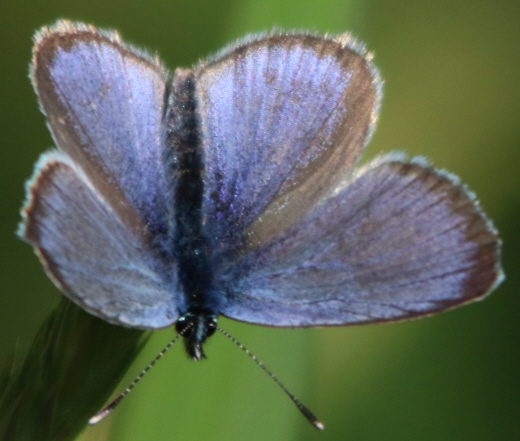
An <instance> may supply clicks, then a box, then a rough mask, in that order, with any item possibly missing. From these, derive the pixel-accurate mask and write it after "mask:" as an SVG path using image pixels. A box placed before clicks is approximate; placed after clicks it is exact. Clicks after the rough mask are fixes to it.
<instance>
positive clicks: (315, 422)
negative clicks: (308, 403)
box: [215, 326, 325, 430]
mask: <svg viewBox="0 0 520 441" xmlns="http://www.w3.org/2000/svg"><path fill="white" fill-rule="evenodd" d="M215 328H216V329H217V330H218V331H219V332H220V333H221V334H224V335H225V336H226V337H227V338H228V339H229V340H231V341H232V342H233V343H235V344H236V345H237V346H238V347H239V348H240V349H242V350H243V351H244V352H245V353H246V354H247V355H248V356H249V358H251V360H253V361H254V362H255V363H256V364H257V365H258V366H260V367H261V368H262V369H263V371H264V372H265V373H266V374H267V375H269V376H270V377H271V378H272V379H273V380H274V382H275V383H276V384H277V385H278V386H280V388H281V389H282V390H283V391H284V392H285V393H286V395H287V396H288V397H289V398H290V399H291V401H292V402H293V403H294V404H295V405H296V407H297V408H298V410H299V411H300V412H301V413H302V415H303V416H304V417H305V418H306V419H307V421H308V422H309V423H311V424H312V425H313V426H314V427H316V429H319V430H323V429H325V426H324V425H323V423H322V422H321V421H320V420H318V418H316V417H315V416H314V414H313V413H312V412H311V411H310V410H309V409H307V407H305V406H304V405H303V403H302V402H301V401H300V400H298V398H296V397H295V396H294V395H293V394H292V393H291V392H289V390H288V389H287V388H286V387H285V386H284V385H283V383H282V382H281V381H280V380H279V379H278V378H277V377H276V376H275V375H274V374H273V373H272V372H271V371H270V370H269V369H267V367H266V366H265V365H264V364H263V363H262V362H261V361H260V360H259V359H258V358H256V356H255V355H254V354H252V353H251V352H249V349H247V348H246V347H245V346H244V345H242V344H241V343H240V342H239V341H238V340H237V339H236V338H234V337H232V336H231V335H229V334H228V333H227V332H226V331H224V330H223V329H222V328H219V327H218V326H215Z"/></svg>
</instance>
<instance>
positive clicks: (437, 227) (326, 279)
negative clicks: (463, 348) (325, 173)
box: [221, 157, 503, 326]
mask: <svg viewBox="0 0 520 441" xmlns="http://www.w3.org/2000/svg"><path fill="white" fill-rule="evenodd" d="M502 278H503V274H502V271H501V268H500V241H499V239H498V237H497V233H496V231H495V229H494V227H493V226H492V224H491V223H490V221H489V220H488V219H487V218H486V216H485V214H484V213H483V212H482V211H481V210H480V208H479V205H478V202H477V201H476V199H475V197H474V195H473V194H472V193H470V192H469V191H468V190H467V189H466V188H465V187H463V186H461V185H460V183H459V182H458V180H457V178H455V177H453V176H452V175H449V174H447V173H445V172H439V171H437V170H435V169H433V168H431V167H430V166H428V165H427V164H426V163H425V162H424V161H422V160H414V161H411V162H403V161H402V160H401V158H397V157H386V158H384V159H378V160H375V161H374V162H373V163H372V164H371V165H369V166H367V167H365V168H363V169H362V170H360V171H359V173H357V175H356V176H355V177H354V178H353V179H352V181H351V182H350V183H348V185H346V186H344V187H343V188H342V189H339V190H338V191H337V193H336V194H335V195H333V196H331V197H330V198H328V199H326V200H325V201H323V202H322V203H320V204H319V205H318V206H316V207H315V208H314V210H312V211H311V212H310V213H308V214H307V215H306V216H305V217H304V218H303V219H301V220H300V222H298V223H297V224H296V225H294V226H293V227H291V228H290V229H288V230H287V231H284V232H283V233H281V234H279V235H278V236H277V237H275V238H273V239H272V240H270V241H269V242H268V243H266V244H263V245H262V246H260V247H259V248H256V249H253V250H251V252H250V253H249V254H247V253H246V254H245V257H244V258H243V259H242V260H241V261H240V263H238V264H237V265H235V266H233V267H231V268H229V269H228V271H227V272H226V273H224V274H222V275H221V280H225V281H226V282H227V286H228V287H230V289H229V294H228V301H227V306H226V307H225V308H224V311H223V314H224V315H226V316H228V317H230V318H233V319H236V320H242V321H246V322H253V323H258V324H263V325H272V326H317V325H349V324H359V323H369V322H385V321H394V320H401V319H406V318H413V317H418V316H421V315H426V314H432V313H435V312H439V311H442V310H445V309H448V308H451V307H454V306H456V305H459V304H462V303H465V302H468V301H471V300H474V299H478V298H480V297H482V296H484V295H485V294H486V293H488V292H489V291H490V290H491V289H493V288H494V287H496V286H497V285H498V284H499V283H500V282H501V280H502Z"/></svg>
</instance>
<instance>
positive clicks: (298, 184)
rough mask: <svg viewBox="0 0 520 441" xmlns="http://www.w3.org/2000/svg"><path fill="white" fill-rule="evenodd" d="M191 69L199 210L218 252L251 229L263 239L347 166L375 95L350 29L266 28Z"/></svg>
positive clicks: (368, 125) (369, 120)
mask: <svg viewBox="0 0 520 441" xmlns="http://www.w3.org/2000/svg"><path fill="white" fill-rule="evenodd" d="M196 78H197V90H198V104H199V106H200V115H201V129H202V133H203V136H204V142H203V146H202V147H203V152H204V161H205V170H204V173H205V177H204V184H205V192H204V201H203V215H204V219H205V227H206V229H207V231H208V237H212V238H214V240H213V246H214V248H215V249H216V250H215V252H216V253H217V254H218V250H219V249H220V248H222V249H223V250H224V251H226V250H229V249H230V248H231V249H233V248H235V247H236V246H237V243H238V242H240V241H241V240H242V239H243V234H244V232H245V230H246V229H248V228H249V229H248V234H249V241H252V242H254V243H255V244H256V245H258V244H260V243H262V242H265V241H266V240H267V239H268V238H269V237H272V236H273V235H276V234H277V233H279V232H280V231H282V230H283V229H285V228H287V227H288V226H290V225H291V224H292V223H294V222H295V221H296V220H297V219H299V218H300V217H301V216H302V215H304V214H305V213H306V212H307V211H308V210H309V209H310V208H311V207H312V206H313V205H314V204H315V203H316V202H317V201H318V200H319V199H320V198H321V197H323V196H324V195H325V194H327V193H329V192H330V191H331V188H333V187H334V186H335V185H336V184H337V183H338V182H339V181H340V180H341V179H344V178H345V176H346V175H348V174H349V173H351V171H352V166H353V164H354V163H355V162H356V160H357V158H358V157H359V155H360V153H361V151H362V148H363V147H364V145H365V143H366V141H367V139H368V137H369V136H370V134H371V131H372V128H373V127H372V125H373V121H374V120H375V118H376V113H377V107H378V102H379V94H380V90H379V89H380V83H379V80H378V74H377V72H376V70H375V68H374V67H373V66H372V65H371V63H370V61H369V60H368V58H367V54H366V53H365V51H364V50H363V48H362V47H361V46H359V45H356V44H355V42H353V41H352V39H349V37H347V36H345V37H344V38H343V39H338V40H333V39H327V38H320V37H315V36H311V35H298V34H294V35H276V34H275V35H267V36H265V35H264V36H263V37H262V38H257V39H252V40H251V41H248V42H246V43H244V44H239V45H238V46H237V47H235V48H233V49H231V50H228V51H224V52H223V53H222V54H220V57H219V58H218V59H216V60H215V61H212V62H209V63H206V64H204V65H202V66H201V67H200V68H199V70H198V71H197V76H196ZM252 225H253V226H252Z"/></svg>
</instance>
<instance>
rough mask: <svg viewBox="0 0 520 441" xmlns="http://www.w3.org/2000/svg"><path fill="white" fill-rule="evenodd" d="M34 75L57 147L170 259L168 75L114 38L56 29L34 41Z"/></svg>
mask: <svg viewBox="0 0 520 441" xmlns="http://www.w3.org/2000/svg"><path fill="white" fill-rule="evenodd" d="M31 73H32V77H33V83H34V87H35V89H36V92H37V94H38V97H39V100H40V105H41V107H42V109H43V111H44V113H45V115H46V117H47V121H48V125H49V127H50V129H51V132H52V135H53V137H54V139H55V141H56V144H57V146H58V147H59V148H60V149H62V150H64V151H65V152H67V153H68V154H69V155H70V156H71V158H72V159H73V160H74V161H75V162H76V163H77V164H78V165H79V166H80V167H81V168H83V169H84V170H85V173H86V174H87V175H88V176H89V177H90V179H91V180H92V182H93V184H94V185H95V186H96V187H97V188H98V190H99V191H100V192H102V193H103V195H104V196H105V197H106V198H107V199H108V200H110V202H111V204H112V206H113V207H114V209H115V210H116V211H117V212H118V214H119V215H120V216H121V217H122V218H123V219H124V220H125V221H126V222H127V223H128V224H130V225H133V226H134V230H135V231H136V233H137V234H145V233H146V232H148V237H149V238H150V239H152V240H153V241H154V242H155V243H156V245H157V246H158V247H160V248H162V250H161V251H163V252H168V248H169V242H170V239H171V237H173V235H174V222H173V218H174V213H173V196H172V188H171V184H170V183H169V182H168V179H167V166H166V165H165V162H166V153H167V152H165V149H164V145H165V143H164V139H165V128H164V124H163V114H164V105H165V104H164V103H165V98H166V83H165V80H166V78H167V76H166V73H165V71H164V70H163V68H162V67H161V66H160V65H159V64H158V63H157V62H154V61H153V60H151V59H150V58H149V57H147V56H145V55H144V54H141V53H137V52H135V51H133V50H132V49H131V48H130V47H127V46H124V45H123V44H122V43H121V41H120V40H119V37H118V35H117V34H115V33H103V32H99V31H97V30H95V29H94V28H92V27H89V26H85V25H81V24H77V25H74V24H71V23H69V22H59V23H58V24H57V25H56V26H54V27H52V28H44V30H43V31H41V32H39V33H38V34H37V36H36V38H35V47H34V57H33V66H32V70H31ZM136 216H137V219H136ZM142 225H144V226H145V228H146V231H145V229H143V228H142Z"/></svg>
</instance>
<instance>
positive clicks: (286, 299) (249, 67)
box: [18, 21, 503, 360]
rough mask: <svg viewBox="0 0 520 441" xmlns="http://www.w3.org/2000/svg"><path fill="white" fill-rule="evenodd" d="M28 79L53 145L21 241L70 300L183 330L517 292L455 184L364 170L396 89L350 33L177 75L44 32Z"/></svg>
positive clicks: (407, 169) (131, 52) (239, 50)
mask: <svg viewBox="0 0 520 441" xmlns="http://www.w3.org/2000/svg"><path fill="white" fill-rule="evenodd" d="M33 55H34V57H33V63H32V69H31V77H32V81H33V85H34V88H35V90H36V93H37V95H38V98H39V102H40V106H41V109H42V111H43V113H44V114H45V116H46V118H47V123H48V126H49V129H50V131H51V133H52V136H53V138H54V141H55V143H56V146H57V149H56V150H53V151H50V152H47V153H44V154H43V155H42V156H41V158H40V159H39V161H38V163H37V165H36V168H35V172H34V175H33V177H32V178H31V179H30V181H29V182H28V183H27V200H26V202H25V205H24V207H23V210H22V215H23V221H22V223H21V225H20V228H19V231H18V234H19V235H20V237H21V238H23V239H24V240H26V241H27V242H29V243H30V244H31V245H32V246H33V247H34V249H35V251H36V254H37V255H38V257H39V258H40V260H41V262H42V264H43V266H44V268H45V270H46V272H47V274H48V275H49V277H50V278H51V279H52V281H53V282H54V283H55V285H56V286H57V287H58V288H59V289H60V290H61V291H62V292H63V293H64V294H65V295H66V296H67V297H69V298H70V299H71V300H72V301H74V302H75V303H76V304H78V305H80V306H81V307H82V308H84V309H85V310H86V311H88V312H90V313H91V314H93V315H95V316H97V317H100V318H102V319H104V320H106V321H108V322H110V323H114V324H117V325H122V326H127V327H132V328H142V329H159V328H165V327H168V326H171V325H175V326H176V329H177V331H178V332H179V333H180V334H181V335H182V336H183V337H184V341H185V346H186V350H187V353H188V355H189V356H190V357H191V358H193V359H197V360H198V359H201V358H202V357H204V352H203V344H204V342H205V340H206V339H207V337H209V336H210V335H211V334H212V333H213V332H214V331H215V328H216V321H217V317H218V316H219V315H223V316H226V317H229V318H232V319H235V320H240V321H244V322H248V323H253V324H258V325H265V326H277V327H309V326H345V325H354V324H363V323H375V322H389V321H397V320H404V319H410V318H416V317H420V316H425V315H430V314H433V313H437V312H440V311H443V310H446V309H450V308H453V307H455V306H458V305H461V304H464V303H467V302H470V301H473V300H476V299H479V298H482V297H483V296H485V295H486V294H487V293H489V292H490V291H491V290H492V289H494V288H495V287H497V286H498V284H499V283H500V282H501V281H502V280H503V273H502V270H501V265H500V246H501V243H500V240H499V238H498V235H497V231H496V230H495V228H494V226H493V225H492V223H491V222H490V221H489V220H488V218H487V217H486V215H485V214H484V213H483V211H482V210H481V209H480V207H479V204H478V202H477V200H476V198H475V196H474V194H473V193H471V192H470V191H469V190H468V189H467V188H466V187H465V186H464V185H462V184H461V183H460V182H459V180H458V179H457V178H456V177H455V176H453V175H451V174H449V173H446V172H444V171H439V170H436V169H434V168H432V167H431V166H430V165H429V164H428V163H427V162H426V161H425V160H423V159H420V158H418V159H412V160H407V159H406V158H405V157H404V155H402V154H395V153H394V154H390V155H385V156H381V157H378V158H376V159H375V160H373V161H372V162H370V163H369V164H367V165H364V166H361V167H359V166H356V164H357V162H358V160H359V158H360V156H361V153H362V151H363V148H364V147H365V145H366V144H367V143H368V141H369V140H370V137H371V135H372V133H373V131H374V128H375V124H376V121H377V116H378V109H379V104H380V100H381V93H382V92H381V89H382V86H381V85H382V82H381V79H380V76H379V73H378V71H377V69H376V67H375V66H374V65H373V63H372V57H371V55H370V54H369V53H367V52H366V50H365V48H364V47H363V45H361V44H359V43H357V42H356V41H355V40H354V39H353V38H352V37H351V36H349V35H341V36H339V37H334V38H333V37H319V36H315V35H309V34H304V33H288V34H284V33H271V34H262V35H259V36H253V37H249V38H247V39H244V40H242V41H240V42H238V43H237V44H235V45H233V46H230V47H228V48H226V49H224V50H223V51H221V52H219V53H218V54H217V55H216V56H215V57H213V58H210V59H208V60H206V61H203V62H201V63H200V64H199V65H197V66H196V67H195V68H194V69H191V70H184V69H176V70H175V72H174V73H173V75H172V74H170V72H168V71H167V69H166V68H164V67H163V66H162V65H161V63H160V62H159V60H158V59H157V58H153V57H151V56H149V55H148V54H146V53H144V52H142V51H139V50H136V49H135V48H133V47H131V46H128V45H125V44H123V43H122V42H121V39H120V37H119V35H118V34H116V33H114V32H104V31H99V30H97V29H95V28H93V27H91V26H87V25H84V24H78V23H71V22H68V21H60V22H58V23H57V24H55V25H54V26H53V27H50V28H43V29H42V30H41V31H39V32H38V33H37V34H36V37H35V45H34V52H33Z"/></svg>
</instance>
